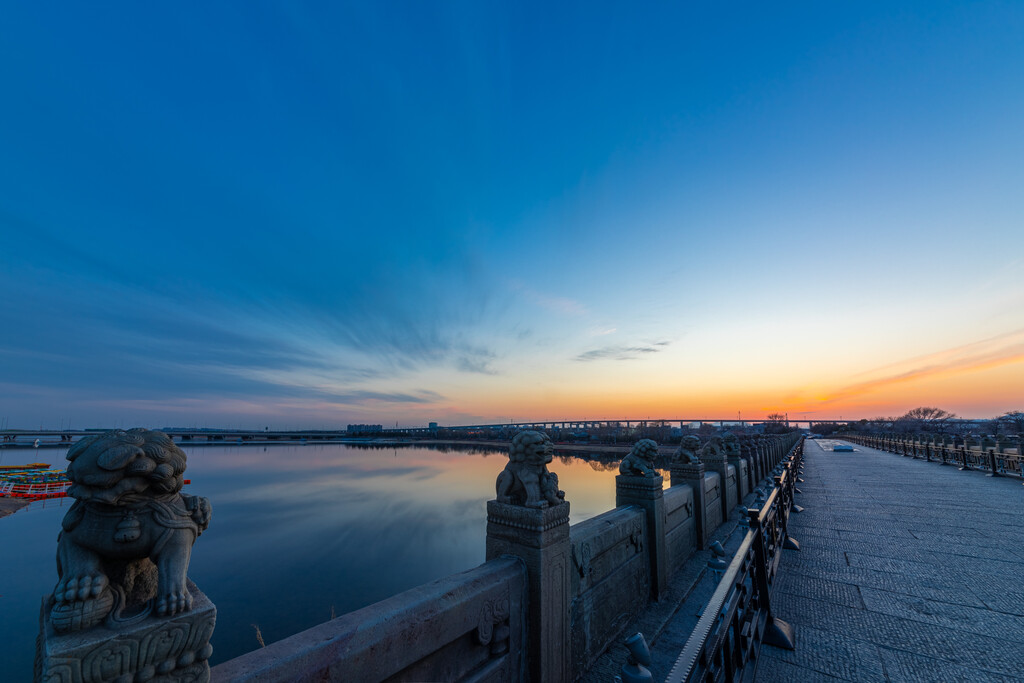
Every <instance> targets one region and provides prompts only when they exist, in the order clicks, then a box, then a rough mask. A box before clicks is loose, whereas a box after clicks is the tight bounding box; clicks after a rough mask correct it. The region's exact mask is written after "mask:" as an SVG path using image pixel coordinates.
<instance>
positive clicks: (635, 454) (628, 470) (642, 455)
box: [619, 439, 658, 477]
mask: <svg viewBox="0 0 1024 683" xmlns="http://www.w3.org/2000/svg"><path fill="white" fill-rule="evenodd" d="M657 457H658V444H657V443H655V442H654V441H653V440H651V439H640V440H639V441H637V442H636V443H635V444H633V449H632V450H631V451H630V452H629V455H627V456H626V457H625V458H623V459H622V462H621V463H619V474H625V475H628V476H631V477H654V476H657V474H658V473H657V472H655V471H654V459H655V458H657Z"/></svg>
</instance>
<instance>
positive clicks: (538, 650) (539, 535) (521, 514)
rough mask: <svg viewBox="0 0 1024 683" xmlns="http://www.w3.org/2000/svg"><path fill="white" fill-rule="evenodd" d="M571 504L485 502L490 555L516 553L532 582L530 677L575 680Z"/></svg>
mask: <svg viewBox="0 0 1024 683" xmlns="http://www.w3.org/2000/svg"><path fill="white" fill-rule="evenodd" d="M571 552H572V550H571V545H570V543H569V503H568V502H562V503H560V504H558V505H553V506H551V507H546V508H527V507H522V506H519V505H511V504H508V503H499V502H498V501H496V500H491V501H488V502H487V559H488V560H491V559H494V558H497V557H501V556H502V555H514V556H516V557H520V558H522V559H523V561H524V562H526V570H527V575H528V581H529V596H530V597H529V609H528V612H529V629H528V632H529V638H528V646H527V659H528V661H529V670H530V680H533V681H552V682H554V683H561V682H562V681H570V680H572V672H571V667H570V660H569V656H570V649H571V648H570V632H569V599H570V581H569V572H570V570H571V566H572V558H571Z"/></svg>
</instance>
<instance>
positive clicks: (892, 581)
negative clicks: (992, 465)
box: [756, 440, 1024, 683]
mask: <svg viewBox="0 0 1024 683" xmlns="http://www.w3.org/2000/svg"><path fill="white" fill-rule="evenodd" d="M823 446H824V448H823ZM830 447H831V443H830V442H827V441H822V442H821V444H820V445H819V443H817V442H815V441H811V440H809V441H807V445H806V450H805V455H804V459H805V462H806V463H807V465H806V467H805V473H804V475H803V476H804V479H805V482H804V483H803V484H800V485H799V486H800V489H801V490H802V491H803V493H802V495H798V496H797V503H799V504H800V505H803V506H804V507H805V508H806V510H805V511H804V512H803V513H802V514H798V515H792V516H791V517H790V530H791V535H792V536H793V537H794V538H796V539H798V540H799V542H800V545H801V549H802V550H801V551H800V552H793V551H786V553H785V557H784V558H783V561H782V565H781V567H780V570H779V571H780V576H779V579H778V584H777V585H776V589H775V593H774V597H773V603H772V608H773V612H775V614H776V615H777V616H779V617H781V618H782V619H785V620H786V621H788V622H790V623H791V624H793V625H794V626H795V627H796V630H797V647H796V650H795V651H792V652H789V651H785V650H778V649H775V648H771V647H765V648H763V649H762V650H761V655H762V659H761V661H760V663H759V665H758V669H757V679H756V680H757V681H758V682H759V683H775V682H776V681H778V682H781V681H785V682H787V683H788V682H790V681H800V682H801V683H809V682H813V681H836V680H847V681H887V680H888V681H943V682H946V681H1020V680H1024V487H1022V486H1021V482H1020V480H1019V479H1008V478H1007V479H1003V478H995V479H994V478H991V477H986V476H985V475H984V474H982V473H978V472H960V471H958V470H957V468H956V467H955V466H946V467H944V466H941V465H939V464H937V463H935V462H925V461H923V460H914V459H912V458H905V457H901V456H898V455H893V454H891V453H884V452H882V451H877V450H874V449H871V448H867V447H864V446H855V448H856V449H857V450H856V452H854V453H843V452H839V453H833V452H831V450H827V449H829V448H830Z"/></svg>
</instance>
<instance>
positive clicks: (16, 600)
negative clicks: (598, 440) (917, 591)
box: [0, 445, 618, 680]
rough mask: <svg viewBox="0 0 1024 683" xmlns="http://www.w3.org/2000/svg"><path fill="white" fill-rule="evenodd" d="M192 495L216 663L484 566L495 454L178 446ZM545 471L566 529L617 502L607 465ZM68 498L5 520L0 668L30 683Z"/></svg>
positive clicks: (573, 462)
mask: <svg viewBox="0 0 1024 683" xmlns="http://www.w3.org/2000/svg"><path fill="white" fill-rule="evenodd" d="M186 451H187V452H188V456H189V461H188V462H189V465H188V473H187V475H186V476H188V477H189V478H191V480H192V483H191V484H190V485H189V486H188V487H186V490H187V491H188V492H189V493H192V494H194V495H202V496H207V497H208V498H210V500H211V502H212V504H213V521H212V523H211V525H210V528H209V530H208V531H207V532H206V533H204V534H203V536H202V538H200V539H199V541H198V542H197V544H196V547H195V551H194V553H193V555H192V565H191V569H190V572H189V574H190V576H191V577H192V579H193V580H194V581H195V582H196V584H197V585H198V586H199V587H200V588H201V589H202V590H203V591H204V592H206V594H207V595H208V596H209V597H210V598H211V600H213V602H214V603H215V604H216V605H217V610H218V615H217V630H216V632H215V634H214V640H213V642H214V648H215V649H214V655H213V659H212V661H213V662H214V663H216V662H219V661H223V660H224V659H228V658H230V657H233V656H235V655H238V654H241V653H243V652H247V651H249V650H251V649H253V648H255V647H257V645H258V644H257V642H256V637H255V631H254V628H253V624H258V625H259V627H260V630H261V632H262V634H263V638H264V639H265V640H266V641H267V642H271V641H274V640H279V639H281V638H284V637H286V636H288V635H291V634H293V633H296V632H298V631H301V630H302V629H305V628H308V627H310V626H312V625H314V624H317V623H320V622H322V621H325V620H327V619H329V618H330V616H331V612H332V610H333V611H334V613H335V614H337V615H341V614H344V613H345V612H349V611H352V610H354V609H358V608H360V607H363V606H365V605H368V604H370V603H373V602H376V601H378V600H382V599H384V598H386V597H389V596H391V595H393V594H395V593H398V592H400V591H403V590H405V589H407V588H411V587H413V586H416V585H419V584H421V583H424V582H427V581H431V580H433V579H436V578H439V577H442V576H446V575H448V574H451V573H453V572H457V571H461V570H464V569H469V568H471V567H474V566H476V565H477V564H480V563H481V562H483V560H484V536H485V529H486V524H487V520H486V502H487V501H488V500H489V499H491V498H493V497H494V479H495V477H496V476H497V474H498V472H499V471H501V469H502V468H503V467H504V466H505V463H506V462H507V458H506V456H505V455H504V454H503V453H483V452H481V451H469V452H464V451H450V452H441V451H437V450H430V449H426V448H419V447H415V448H412V447H406V448H397V449H394V448H388V449H361V448H352V447H348V446H342V445H319V446H318V445H307V446H269V447H266V448H264V447H260V446H224V447H220V446H217V447H193V448H186ZM63 454H64V451H58V450H48V451H33V450H25V451H5V452H2V457H3V463H4V464H20V463H22V462H30V461H36V460H40V459H42V460H44V461H47V462H51V463H53V464H54V466H55V467H56V466H60V463H62V462H63ZM550 469H551V471H553V472H556V473H557V474H558V475H559V484H560V487H561V488H562V489H563V490H565V491H566V498H567V499H568V500H569V501H570V503H571V506H572V507H571V513H572V516H571V521H572V522H573V523H576V522H580V521H582V520H584V519H589V518H590V517H593V516H594V515H597V514H600V513H601V512H604V511H606V510H610V509H611V508H612V507H614V506H615V483H614V475H615V474H617V473H618V472H617V468H616V467H615V466H614V465H610V464H602V463H600V462H594V461H586V460H582V459H577V458H573V457H556V458H555V461H554V462H553V463H552V464H551V465H550ZM69 504H70V502H69V501H46V502H41V503H33V504H32V505H30V506H29V507H27V508H24V509H22V510H20V511H18V512H16V513H15V514H13V515H11V516H9V517H5V518H4V519H2V520H0V547H2V548H3V549H4V551H3V558H4V559H3V570H2V571H0V615H2V616H3V618H2V619H0V661H4V662H5V663H7V668H6V669H5V675H10V676H11V678H10V680H27V679H29V678H30V677H31V666H32V657H33V648H34V641H35V635H36V631H37V630H38V618H39V603H40V599H41V597H42V596H43V595H44V594H46V593H49V592H50V591H51V590H52V589H53V585H54V584H55V583H56V580H57V570H56V565H55V563H54V555H55V553H56V539H57V532H58V531H59V529H60V520H61V518H62V517H63V515H64V513H65V512H66V511H67V508H68V507H69Z"/></svg>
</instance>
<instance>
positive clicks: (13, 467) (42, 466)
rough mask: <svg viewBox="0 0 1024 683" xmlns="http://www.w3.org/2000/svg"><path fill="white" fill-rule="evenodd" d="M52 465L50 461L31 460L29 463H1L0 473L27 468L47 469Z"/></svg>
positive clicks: (20, 470) (9, 472)
mask: <svg viewBox="0 0 1024 683" xmlns="http://www.w3.org/2000/svg"><path fill="white" fill-rule="evenodd" d="M49 466H50V463H48V462H30V463H29V464H27V465H0V475H3V474H11V473H14V472H24V471H27V470H45V469H46V468H47V467H49Z"/></svg>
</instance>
